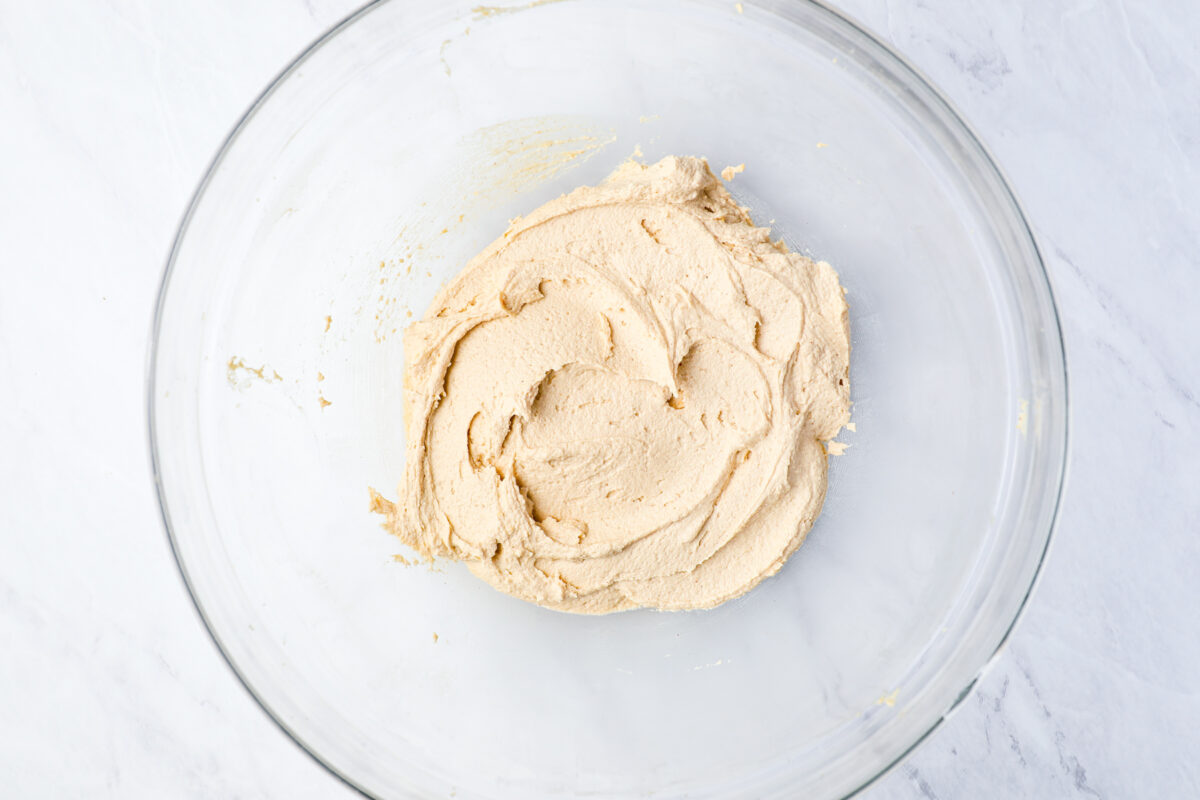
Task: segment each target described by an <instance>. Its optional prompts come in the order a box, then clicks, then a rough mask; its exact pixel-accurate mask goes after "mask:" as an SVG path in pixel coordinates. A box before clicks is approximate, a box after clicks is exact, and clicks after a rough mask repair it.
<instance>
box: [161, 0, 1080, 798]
mask: <svg viewBox="0 0 1200 800" xmlns="http://www.w3.org/2000/svg"><path fill="white" fill-rule="evenodd" d="M478 2H479V0H457V1H455V2H440V3H426V2H415V1H414V0H392V2H380V3H376V4H373V5H370V6H368V7H366V8H364V9H363V10H361V11H359V12H358V13H356V14H354V15H353V16H351V17H350V18H349V19H347V20H346V21H345V22H343V23H341V24H340V25H338V26H337V27H336V28H335V29H333V30H332V31H330V32H329V34H327V35H326V36H325V37H323V38H322V39H321V40H320V41H319V42H317V43H316V44H315V45H313V46H312V47H311V48H309V50H308V51H307V52H305V53H304V54H302V55H301V56H300V57H299V58H298V59H297V60H296V61H295V62H294V63H293V64H292V65H291V66H290V67H288V68H287V69H286V70H285V71H284V72H283V74H282V75H281V76H280V77H279V78H278V79H277V80H276V81H275V83H274V84H273V85H272V86H271V87H270V88H269V89H268V90H267V91H266V92H265V93H264V94H263V96H262V97H261V98H259V100H258V101H257V102H256V103H255V105H254V106H253V108H251V110H250V111H249V112H248V113H247V114H246V116H245V117H244V118H243V119H242V120H241V122H240V123H239V124H238V126H237V128H236V129H235V130H234V131H233V133H232V134H231V135H230V137H229V139H228V141H227V142H226V143H225V146H224V148H223V149H222V151H221V152H220V154H219V155H218V156H217V158H216V160H215V161H214V163H213V165H212V167H211V168H210V169H209V171H208V174H207V175H206V176H205V177H204V180H203V182H202V183H201V185H200V188H199V189H198V190H197V192H196V195H195V198H194V200H193V202H192V205H191V207H190V209H189V210H188V213H187V215H186V217H185V219H184V221H183V223H182V225H181V226H180V230H179V234H178V238H177V240H176V242H175V246H174V249H173V251H172V253H171V257H170V261H169V263H168V265H167V270H166V275H165V277H164V279H163V284H162V291H161V296H160V298H159V305H158V311H157V317H156V325H155V333H154V340H153V344H152V356H151V363H150V374H149V403H150V405H149V411H150V428H151V440H152V446H153V458H154V468H155V477H156V480H157V482H158V489H159V496H160V500H161V503H162V509H163V517H164V519H165V520H166V525H167V530H168V532H169V535H170V538H171V543H172V546H173V547H174V550H175V553H176V556H177V558H178V562H179V566H180V569H181V571H182V573H183V576H184V578H185V580H186V582H187V585H188V587H189V589H190V591H191V593H192V595H193V597H194V598H195V602H196V605H197V607H198V608H199V610H200V613H201V615H202V616H203V618H204V620H205V623H206V624H207V625H208V628H209V630H210V631H211V633H212V636H213V638H214V640H215V641H216V643H217V645H218V646H219V647H220V649H221V650H222V651H223V653H224V654H225V656H226V658H227V659H228V661H229V663H230V665H231V666H232V667H233V669H234V670H235V671H236V673H237V674H238V676H239V677H240V678H241V680H242V681H243V682H244V683H245V684H246V686H247V687H248V688H249V690H250V691H251V692H252V693H253V694H254V696H255V697H256V698H257V699H258V700H259V702H260V703H261V704H262V706H263V708H264V709H266V711H267V712H268V713H269V714H270V715H271V716H273V717H274V718H275V719H276V720H277V721H278V722H279V724H280V726H281V727H282V728H283V729H284V730H285V731H286V732H287V733H288V734H289V735H291V736H292V737H294V738H295V740H296V741H297V742H299V743H300V744H301V745H302V746H303V747H304V748H305V749H307V750H308V751H309V752H310V753H312V754H313V756H314V757H316V758H317V759H319V760H320V761H321V762H322V763H323V764H325V765H326V766H327V767H328V768H329V769H330V770H332V771H333V772H335V773H336V774H338V775H340V776H341V777H342V778H344V779H345V780H346V781H347V782H348V783H349V784H351V785H352V786H354V787H356V788H358V789H360V790H361V791H363V792H365V793H368V794H371V795H377V796H380V797H409V796H443V797H444V796H455V797H458V798H476V797H480V798H482V797H489V798H490V797H520V798H539V797H595V796H604V797H608V796H645V797H656V798H666V797H684V796H686V797H690V798H708V797H808V798H817V797H834V796H841V795H846V794H848V793H852V792H854V791H855V790H857V789H859V788H861V787H862V786H864V785H865V784H866V783H868V782H870V781H871V780H872V779H873V778H874V777H876V776H878V775H879V774H881V772H882V771H884V770H886V769H887V767H888V766H889V765H891V764H893V763H895V762H896V761H897V760H898V759H900V758H901V757H902V756H903V755H904V754H905V753H906V752H907V751H908V750H909V749H910V748H912V747H913V746H914V745H915V744H916V743H917V742H918V741H920V740H921V739H922V738H923V737H924V736H925V735H926V734H928V733H929V731H930V730H932V729H933V728H934V727H935V726H936V725H937V724H938V722H939V721H940V720H941V719H943V718H944V717H945V715H946V714H947V713H949V712H950V711H951V710H952V709H953V708H954V707H955V705H956V704H957V703H958V702H959V701H960V700H961V699H962V698H963V697H964V695H965V694H966V693H967V692H968V691H969V690H970V688H971V686H972V684H973V683H974V681H975V680H976V678H977V677H978V676H979V674H980V672H981V670H983V669H984V668H985V667H986V665H987V664H988V662H989V660H990V659H991V658H992V656H993V655H994V654H995V653H996V651H997V649H998V648H999V647H1000V646H1001V644H1002V643H1003V641H1004V639H1005V637H1006V635H1007V633H1008V631H1009V630H1010V628H1011V626H1012V625H1013V623H1014V620H1015V619H1016V617H1017V615H1018V613H1019V611H1020V609H1021V607H1022V605H1023V604H1024V602H1025V599H1026V597H1027V595H1028V592H1029V591H1030V588H1031V585H1032V584H1033V581H1034V578H1035V577H1036V575H1037V572H1038V568H1039V565H1040V563H1041V560H1042V557H1043V554H1044V552H1045V550H1046V546H1047V543H1048V541H1049V538H1050V532H1051V528H1052V523H1053V520H1054V516H1055V511H1056V507H1057V501H1058V497H1059V491H1060V487H1061V482H1062V474H1063V466H1064V459H1065V448H1066V414H1067V405H1066V375H1065V366H1064V360H1063V351H1062V343H1061V338H1060V334H1059V329H1058V323H1057V317H1056V314H1055V309H1054V304H1053V300H1052V297H1051V292H1050V287H1049V285H1048V283H1047V278H1046V274H1045V272H1044V270H1043V267H1042V264H1041V261H1040V259H1039V256H1038V252H1037V249H1036V246H1035V244H1034V241H1033V238H1032V236H1031V235H1030V232H1029V229H1028V227H1027V225H1026V223H1025V220H1024V218H1023V216H1022V213H1021V210H1020V208H1019V207H1018V205H1017V203H1016V201H1015V200H1014V199H1013V196H1012V194H1011V192H1010V191H1009V189H1008V188H1007V186H1006V184H1005V182H1004V180H1003V178H1002V176H1001V175H1000V173H999V172H998V170H997V168H996V166H995V165H994V164H993V162H992V161H991V159H990V158H989V157H988V155H987V153H986V151H985V150H984V149H983V147H982V146H981V145H980V143H979V142H978V141H977V139H976V138H975V137H974V136H973V135H972V134H971V132H970V131H969V129H968V128H967V127H966V126H965V125H964V124H963V122H962V120H961V119H959V117H958V116H957V115H956V114H955V113H954V111H953V110H952V109H951V108H950V107H949V105H948V104H947V103H946V101H945V100H944V99H942V98H941V96H940V95H939V94H938V93H937V92H936V91H935V90H934V89H932V88H931V87H930V86H929V84H928V83H927V82H926V81H925V80H923V79H922V78H921V77H920V76H919V75H918V74H917V73H916V72H914V70H913V69H912V68H911V67H909V66H907V65H906V64H905V63H904V62H903V61H902V60H901V59H900V58H898V57H897V56H896V55H895V54H894V53H892V52H890V51H889V50H888V49H887V48H885V47H884V46H883V45H881V44H880V43H879V42H878V41H877V40H875V39H874V38H872V37H871V36H870V35H869V34H867V33H865V32H864V31H863V30H862V29H860V28H859V27H857V26H856V25H855V24H854V23H852V22H850V21H849V20H847V19H845V18H843V17H841V16H839V15H838V14H837V13H836V12H833V11H831V10H829V9H827V8H825V7H823V6H821V5H818V4H815V3H810V2H799V1H798V0H743V1H742V2H741V3H732V2H725V0H722V1H721V2H709V1H708V0H652V1H651V2H646V1H645V0H573V1H572V2H547V0H539V2H534V3H529V4H527V5H522V6H518V7H511V8H500V7H484V6H479V5H477V4H478ZM634 154H641V157H642V158H644V159H646V160H654V159H657V158H659V157H661V156H664V155H668V154H679V155H703V156H706V157H708V159H709V160H710V162H711V163H712V165H713V167H714V168H715V169H716V170H720V169H721V168H722V167H723V166H726V165H738V164H742V163H745V165H746V169H745V172H744V173H742V174H740V175H738V176H737V178H736V179H735V180H733V181H732V183H731V185H730V188H731V190H732V191H733V192H734V194H735V196H736V197H738V198H739V199H740V200H741V201H742V202H743V203H745V204H747V205H748V206H749V207H750V208H751V209H752V211H753V212H754V214H755V215H756V217H757V219H758V220H759V221H760V222H771V224H772V225H773V226H774V228H775V230H776V231H777V232H778V233H779V234H781V235H783V236H784V237H785V239H786V240H787V241H788V242H789V243H790V244H791V245H792V246H793V247H794V248H796V249H799V250H801V251H803V252H805V253H807V254H810V255H812V256H813V257H816V258H820V259H824V260H827V261H829V262H831V263H832V264H833V265H834V266H835V267H836V269H837V270H838V271H839V273H840V274H841V278H842V281H843V283H844V285H845V286H846V288H847V290H848V300H849V303H850V309H851V330H852V337H853V348H854V355H853V363H852V372H851V379H852V389H853V400H854V421H855V423H856V426H857V431H856V432H853V433H846V434H844V435H843V440H844V441H846V442H847V443H849V445H850V447H849V449H848V450H847V451H846V453H845V455H842V456H840V457H836V458H833V459H832V462H833V463H832V468H831V473H830V478H829V494H828V497H827V499H826V502H825V509H824V513H823V514H822V516H821V517H820V519H819V520H818V522H817V524H816V527H815V528H814V530H813V531H812V533H811V535H810V537H809V539H808V541H807V543H806V544H805V545H804V546H803V547H802V548H801V549H800V550H799V551H798V552H797V553H796V555H795V556H793V557H792V559H791V560H790V561H789V562H788V564H787V565H786V566H785V568H784V569H783V570H782V571H781V572H780V573H779V574H778V575H777V576H776V577H774V578H771V579H769V580H768V581H766V582H764V584H762V585H761V586H760V587H758V588H757V589H755V590H754V591H752V592H750V593H749V594H748V595H746V596H745V597H743V598H740V599H738V600H736V601H733V602H729V603H726V604H725V605H723V606H721V607H719V608H717V609H715V610H712V611H706V612H689V613H655V612H650V611H634V612H628V613H623V614H617V615H611V616H607V617H596V618H587V617H577V616H570V615H564V614H559V613H555V612H552V611H548V610H545V609H541V608H538V607H535V606H532V605H529V604H527V603H524V602H521V601H519V600H515V599H512V598H510V597H507V596H504V595H501V594H499V593H497V592H495V591H494V590H492V589H491V588H489V587H488V586H487V585H485V584H484V583H483V582H481V581H478V580H476V579H475V578H473V577H471V576H470V574H469V573H468V572H467V571H466V569H465V568H464V567H462V566H461V565H457V564H448V565H437V566H435V567H433V568H430V567H428V566H423V565H415V566H414V565H407V564H405V563H404V562H403V561H401V560H397V559H394V558H393V556H395V555H401V556H403V553H401V552H400V547H399V545H398V543H397V542H396V540H395V539H393V538H391V537H389V536H387V535H386V534H385V533H384V532H382V531H381V530H380V528H379V525H378V523H379V521H380V520H379V519H378V518H377V517H375V516H374V515H372V514H370V513H369V512H368V510H367V505H368V503H367V487H368V486H375V487H378V488H379V489H380V490H382V491H383V492H384V494H385V495H390V496H394V493H395V490H394V487H395V486H396V484H397V482H398V480H399V479H400V476H401V472H402V466H403V456H404V446H403V445H404V442H403V429H402V423H401V393H402V386H401V379H402V372H403V352H402V348H401V344H400V341H401V335H400V334H401V332H402V330H403V328H404V326H405V325H406V324H407V322H408V321H409V320H410V319H411V318H412V316H413V315H417V316H419V315H420V314H421V313H422V312H423V311H424V309H425V307H426V305H427V303H428V302H429V300H430V299H431V297H432V294H433V292H434V291H435V290H436V288H437V287H438V286H439V285H440V284H441V283H442V282H444V281H446V280H447V279H448V278H450V277H451V276H452V275H454V274H455V273H456V271H457V270H458V269H459V267H460V266H461V265H462V264H464V263H465V261H466V260H467V259H468V258H469V257H470V256H471V255H473V254H474V253H475V252H477V251H478V250H480V249H481V248H482V247H483V246H484V245H485V244H487V243H488V242H489V241H490V240H492V239H493V238H495V237H496V236H498V235H499V234H500V233H501V232H502V231H503V229H504V227H505V221H506V220H507V219H508V218H510V217H513V216H516V215H519V214H522V213H524V212H527V211H529V210H531V209H532V208H534V207H536V206H537V205H539V204H540V203H542V202H544V201H545V200H547V199H549V198H551V197H554V196H556V195H558V194H559V193H561V192H564V191H566V190H569V189H570V188H573V187H575V186H577V185H581V184H586V183H593V182H596V181H598V180H599V179H601V178H602V177H603V176H604V175H605V174H607V173H608V172H609V171H610V170H611V169H612V168H613V167H614V166H615V165H616V164H617V163H619V162H620V161H622V160H624V159H625V158H627V157H629V156H631V155H634Z"/></svg>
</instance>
